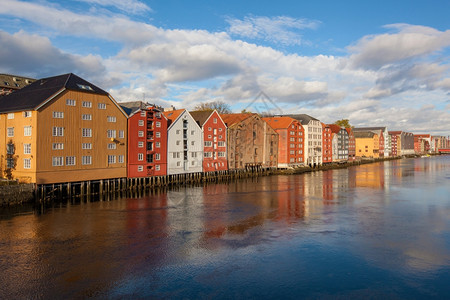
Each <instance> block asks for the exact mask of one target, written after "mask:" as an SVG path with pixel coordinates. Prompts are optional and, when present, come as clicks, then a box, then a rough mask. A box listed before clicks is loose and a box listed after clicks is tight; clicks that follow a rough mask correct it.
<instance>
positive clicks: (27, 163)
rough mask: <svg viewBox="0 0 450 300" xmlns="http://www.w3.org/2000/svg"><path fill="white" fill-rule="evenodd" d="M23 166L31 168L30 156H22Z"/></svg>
mask: <svg viewBox="0 0 450 300" xmlns="http://www.w3.org/2000/svg"><path fill="white" fill-rule="evenodd" d="M23 168H24V169H31V158H24V159H23Z"/></svg>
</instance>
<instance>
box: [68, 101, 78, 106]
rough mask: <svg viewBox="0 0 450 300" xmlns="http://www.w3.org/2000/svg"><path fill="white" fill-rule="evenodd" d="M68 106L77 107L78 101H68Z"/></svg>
mask: <svg viewBox="0 0 450 300" xmlns="http://www.w3.org/2000/svg"><path fill="white" fill-rule="evenodd" d="M66 105H67V106H76V105H77V101H76V100H74V99H66Z"/></svg>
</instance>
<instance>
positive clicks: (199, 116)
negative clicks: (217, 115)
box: [189, 110, 214, 127]
mask: <svg viewBox="0 0 450 300" xmlns="http://www.w3.org/2000/svg"><path fill="white" fill-rule="evenodd" d="M213 112H214V110H203V111H190V112H189V113H190V114H191V116H192V117H193V118H194V120H195V121H197V123H198V124H199V125H200V127H203V124H205V122H206V121H207V120H208V119H209V117H210V116H211V115H212V113H213Z"/></svg>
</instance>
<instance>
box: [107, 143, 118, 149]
mask: <svg viewBox="0 0 450 300" xmlns="http://www.w3.org/2000/svg"><path fill="white" fill-rule="evenodd" d="M108 149H109V150H115V149H117V145H116V143H108Z"/></svg>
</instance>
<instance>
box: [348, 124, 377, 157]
mask: <svg viewBox="0 0 450 300" xmlns="http://www.w3.org/2000/svg"><path fill="white" fill-rule="evenodd" d="M354 136H355V144H356V147H355V148H356V157H360V158H379V157H380V148H379V147H380V141H379V137H378V134H376V133H374V132H372V131H356V132H355V133H354Z"/></svg>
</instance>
